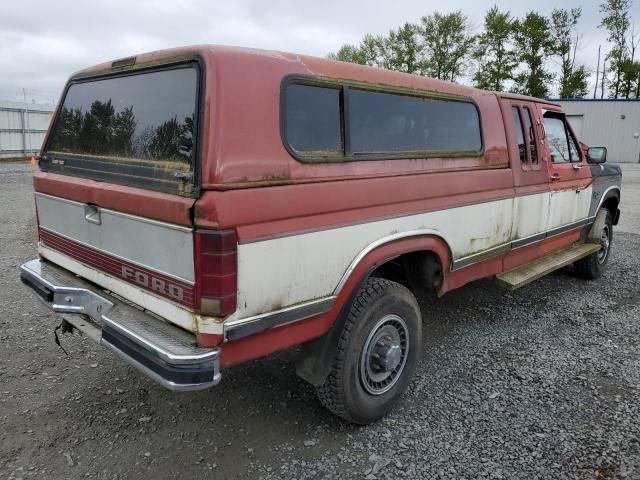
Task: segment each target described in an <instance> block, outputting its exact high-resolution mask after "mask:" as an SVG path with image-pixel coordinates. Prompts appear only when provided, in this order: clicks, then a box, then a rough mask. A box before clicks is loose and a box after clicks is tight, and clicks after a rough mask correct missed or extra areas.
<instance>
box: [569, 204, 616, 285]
mask: <svg viewBox="0 0 640 480" xmlns="http://www.w3.org/2000/svg"><path fill="white" fill-rule="evenodd" d="M601 216H603V217H604V218H603V219H602V218H600V217H601ZM599 220H600V221H599ZM594 228H597V229H598V230H597V231H592V232H590V233H589V236H590V237H591V239H592V240H593V241H598V239H599V241H600V250H598V251H597V252H595V253H592V254H591V255H589V256H588V257H585V258H583V259H581V260H578V261H577V262H576V263H575V271H576V274H577V275H578V276H579V277H581V278H586V279H587V280H595V279H596V278H598V277H599V276H600V275H601V274H602V273H603V272H604V269H605V268H606V266H607V263H608V262H609V254H610V253H611V244H612V243H613V219H612V218H611V213H610V212H609V210H607V209H606V208H603V209H601V210H600V211H599V212H598V216H597V217H596V221H595V222H594Z"/></svg>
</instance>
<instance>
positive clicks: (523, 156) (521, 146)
mask: <svg viewBox="0 0 640 480" xmlns="http://www.w3.org/2000/svg"><path fill="white" fill-rule="evenodd" d="M511 113H512V114H513V122H514V124H515V127H516V139H517V141H518V153H519V155H520V161H521V162H522V163H526V162H527V151H526V146H525V143H524V130H523V129H522V121H521V120H520V109H519V108H518V107H511Z"/></svg>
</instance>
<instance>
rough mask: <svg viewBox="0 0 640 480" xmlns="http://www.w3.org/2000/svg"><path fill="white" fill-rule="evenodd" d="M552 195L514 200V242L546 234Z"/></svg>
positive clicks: (530, 196) (545, 194)
mask: <svg viewBox="0 0 640 480" xmlns="http://www.w3.org/2000/svg"><path fill="white" fill-rule="evenodd" d="M550 196H551V195H550V193H549V192H545V193H541V194H539V195H528V196H526V197H516V198H514V200H513V202H514V209H513V212H514V215H513V235H512V240H516V239H519V238H526V237H530V236H532V235H535V234H538V233H540V232H544V231H545V230H546V228H547V215H548V212H549V199H550Z"/></svg>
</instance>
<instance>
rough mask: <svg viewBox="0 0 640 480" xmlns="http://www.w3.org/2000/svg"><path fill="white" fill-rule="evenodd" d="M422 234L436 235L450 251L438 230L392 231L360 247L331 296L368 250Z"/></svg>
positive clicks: (336, 291)
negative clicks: (360, 249) (390, 233)
mask: <svg viewBox="0 0 640 480" xmlns="http://www.w3.org/2000/svg"><path fill="white" fill-rule="evenodd" d="M422 235H435V236H436V237H438V238H440V239H441V240H442V241H443V242H444V243H445V245H447V248H449V252H451V248H450V247H449V243H448V242H447V241H446V239H445V238H444V237H443V236H442V234H441V233H440V232H439V231H437V230H433V229H430V228H424V229H420V230H408V231H406V232H399V233H394V234H392V235H387V236H386V237H382V238H380V239H378V240H376V241H375V242H372V243H370V244H369V245H367V246H366V247H365V248H364V249H362V251H361V252H360V253H359V254H358V255H356V258H354V259H353V260H352V261H351V264H349V267H348V268H347V270H346V271H345V272H344V273H343V274H342V277H341V278H340V281H339V282H338V285H337V286H336V288H335V289H334V291H333V296H334V297H337V296H338V295H340V292H341V291H342V289H343V288H344V285H345V284H346V283H347V280H349V277H350V276H351V274H352V273H353V271H354V270H355V269H356V267H357V266H358V264H359V263H360V262H361V261H362V259H363V258H364V257H366V256H367V254H369V252H371V251H372V250H375V249H376V248H378V247H380V246H381V245H384V244H385V243H389V242H393V241H395V240H400V239H402V238H407V237H419V236H422Z"/></svg>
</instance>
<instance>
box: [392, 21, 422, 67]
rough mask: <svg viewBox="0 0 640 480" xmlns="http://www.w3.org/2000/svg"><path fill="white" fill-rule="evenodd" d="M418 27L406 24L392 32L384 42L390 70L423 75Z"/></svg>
mask: <svg viewBox="0 0 640 480" xmlns="http://www.w3.org/2000/svg"><path fill="white" fill-rule="evenodd" d="M417 33H418V27H417V26H416V25H414V24H412V23H405V24H404V25H403V26H402V27H400V28H399V29H398V30H391V31H390V32H389V36H388V37H387V38H386V39H385V40H384V45H385V52H386V55H387V58H388V64H389V68H391V70H398V71H400V72H405V73H421V64H420V55H421V53H422V46H421V45H420V44H419V43H418V38H417Z"/></svg>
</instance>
